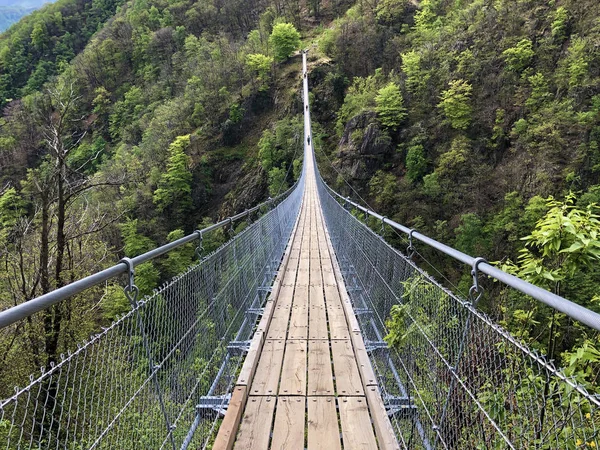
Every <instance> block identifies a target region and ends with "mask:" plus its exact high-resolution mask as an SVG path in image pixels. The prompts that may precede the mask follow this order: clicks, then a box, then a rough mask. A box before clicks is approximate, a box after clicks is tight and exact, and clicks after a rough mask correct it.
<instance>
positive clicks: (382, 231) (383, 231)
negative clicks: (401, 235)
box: [379, 216, 387, 237]
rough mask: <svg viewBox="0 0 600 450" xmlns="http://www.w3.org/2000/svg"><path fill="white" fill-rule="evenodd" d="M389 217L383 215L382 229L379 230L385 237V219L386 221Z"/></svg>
mask: <svg viewBox="0 0 600 450" xmlns="http://www.w3.org/2000/svg"><path fill="white" fill-rule="evenodd" d="M386 219H387V217H386V216H382V217H381V231H380V232H379V235H380V236H381V237H383V234H384V233H385V221H386Z"/></svg>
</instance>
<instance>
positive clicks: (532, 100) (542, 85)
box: [525, 72, 552, 110]
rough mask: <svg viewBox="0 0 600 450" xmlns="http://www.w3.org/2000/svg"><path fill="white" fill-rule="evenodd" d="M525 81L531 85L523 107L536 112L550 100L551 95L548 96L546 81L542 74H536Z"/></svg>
mask: <svg viewBox="0 0 600 450" xmlns="http://www.w3.org/2000/svg"><path fill="white" fill-rule="evenodd" d="M527 80H528V81H529V84H530V85H531V95H530V96H529V98H528V99H527V100H526V101H525V106H527V107H528V108H530V109H532V110H536V109H538V108H539V107H540V106H542V105H543V104H544V103H545V102H547V101H548V100H550V99H551V98H552V94H550V88H549V86H548V81H547V80H546V78H545V77H544V75H543V74H541V73H539V72H538V73H536V74H535V75H531V76H530V77H528V78H527Z"/></svg>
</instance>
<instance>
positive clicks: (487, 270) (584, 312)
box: [317, 170, 600, 331]
mask: <svg viewBox="0 0 600 450" xmlns="http://www.w3.org/2000/svg"><path fill="white" fill-rule="evenodd" d="M317 173H318V176H319V178H320V180H321V182H322V183H323V184H324V185H325V187H326V188H327V190H328V191H329V192H330V193H331V194H332V196H333V197H334V198H336V197H337V198H338V199H340V200H342V201H344V202H346V203H348V204H350V205H352V206H353V207H355V208H356V209H358V210H360V211H362V212H364V213H365V214H367V215H368V216H372V217H375V218H376V219H378V220H380V221H381V222H382V223H384V224H387V225H389V226H390V227H392V228H394V229H396V230H398V231H400V232H402V233H404V234H406V235H407V236H409V237H411V238H412V239H416V240H418V241H420V242H423V243H424V244H426V245H428V246H429V247H431V248H433V249H435V250H437V251H440V252H442V253H444V254H446V255H448V256H450V257H451V258H454V259H455V260H457V261H460V262H462V263H464V264H467V265H468V266H470V267H473V268H475V267H476V268H477V271H479V272H481V273H484V274H486V275H488V276H490V277H492V278H494V279H495V280H498V281H500V282H501V283H503V284H505V285H507V286H509V287H512V288H514V289H516V290H517V291H519V292H522V293H523V294H526V295H529V296H530V297H533V298H534V299H536V300H538V301H540V302H542V303H544V304H546V305H548V306H550V307H552V308H554V309H556V310H557V311H560V312H562V313H564V314H566V315H568V316H569V317H571V318H573V319H575V320H577V321H579V322H581V323H583V324H585V325H587V326H589V327H591V328H593V329H594V330H598V331H600V314H598V313H596V312H594V311H592V310H589V309H587V308H585V307H583V306H581V305H578V304H577V303H574V302H572V301H570V300H567V299H566V298H564V297H561V296H559V295H556V294H553V293H552V292H550V291H547V290H546V289H543V288H541V287H539V286H535V285H533V284H531V283H529V282H527V281H525V280H522V279H521V278H519V277H516V276H514V275H511V274H509V273H506V272H504V271H503V270H501V269H498V268H497V267H494V266H492V265H490V264H488V263H487V262H485V260H482V259H481V258H474V257H472V256H469V255H467V254H466V253H463V252H461V251H459V250H456V249H455V248H452V247H450V246H448V245H446V244H442V243H441V242H438V241H436V240H435V239H432V238H430V237H428V236H426V235H424V234H422V233H419V232H418V231H415V230H414V229H411V228H408V227H406V226H404V225H401V224H399V223H397V222H395V221H393V220H390V219H388V218H387V217H385V216H382V215H381V214H378V213H376V212H375V211H372V210H370V209H368V208H365V207H364V206H362V205H360V204H358V203H356V202H354V201H352V200H350V198H349V197H344V196H342V195H340V194H338V193H337V192H336V191H334V190H333V189H332V188H331V187H329V185H327V183H326V182H325V180H324V179H323V177H322V176H321V174H320V173H319V172H318V170H317Z"/></svg>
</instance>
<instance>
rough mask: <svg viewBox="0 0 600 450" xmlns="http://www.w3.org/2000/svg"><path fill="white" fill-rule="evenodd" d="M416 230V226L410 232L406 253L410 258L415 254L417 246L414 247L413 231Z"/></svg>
mask: <svg viewBox="0 0 600 450" xmlns="http://www.w3.org/2000/svg"><path fill="white" fill-rule="evenodd" d="M415 231H416V230H415V229H414V228H411V229H410V231H409V232H408V247H407V248H406V254H407V255H408V257H409V258H410V259H412V257H413V255H414V254H415V248H414V247H413V233H414V232H415Z"/></svg>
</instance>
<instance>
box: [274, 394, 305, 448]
mask: <svg viewBox="0 0 600 450" xmlns="http://www.w3.org/2000/svg"><path fill="white" fill-rule="evenodd" d="M305 408H306V399H305V398H304V397H279V398H278V399H277V413H276V414H275V425H274V426H273V441H272V442H271V450H304V418H305V413H304V411H305Z"/></svg>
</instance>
